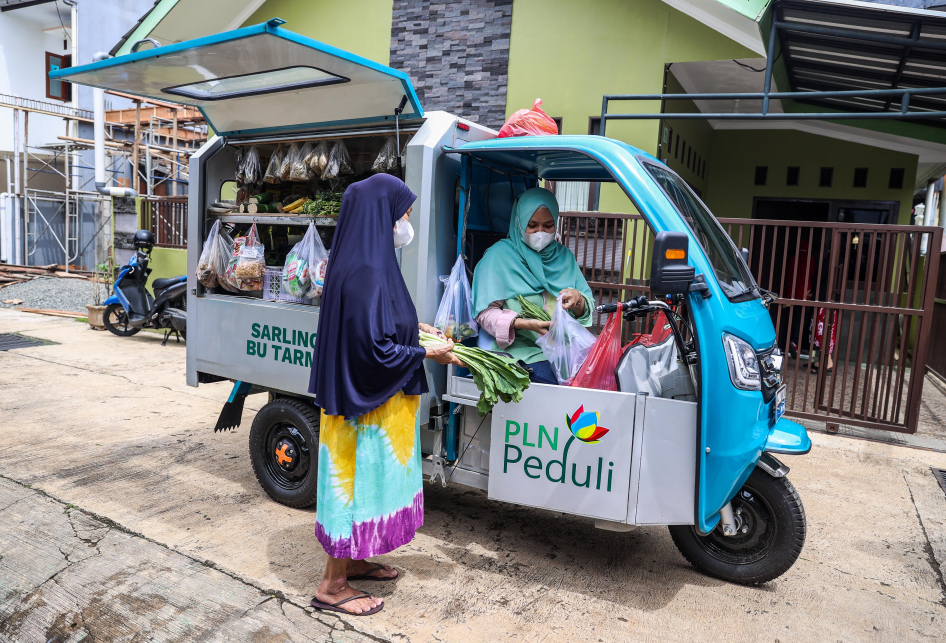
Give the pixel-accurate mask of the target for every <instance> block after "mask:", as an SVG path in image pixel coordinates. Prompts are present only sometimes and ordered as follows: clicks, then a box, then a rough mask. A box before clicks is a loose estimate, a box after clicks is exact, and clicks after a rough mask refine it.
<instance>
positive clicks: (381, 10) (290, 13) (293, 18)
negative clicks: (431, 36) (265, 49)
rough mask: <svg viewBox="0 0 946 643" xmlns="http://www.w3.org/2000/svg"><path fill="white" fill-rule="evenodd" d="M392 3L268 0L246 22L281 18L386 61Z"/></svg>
mask: <svg viewBox="0 0 946 643" xmlns="http://www.w3.org/2000/svg"><path fill="white" fill-rule="evenodd" d="M393 7H394V3H393V0H345V1H344V2H339V1H338V0H335V1H332V0H305V2H303V1H302V0H266V2H265V3H264V4H263V6H261V7H260V8H259V9H257V10H256V12H255V13H254V14H253V15H252V16H250V17H249V19H248V20H247V21H246V23H244V26H246V25H257V24H259V23H261V22H266V21H267V20H269V19H271V18H277V17H278V18H282V19H283V20H285V21H286V25H285V27H286V28H287V29H289V30H290V31H294V32H296V33H298V34H302V35H303V36H308V37H309V38H314V39H315V40H318V41H320V42H324V43H326V44H329V45H332V46H333V47H338V48H340V49H344V50H345V51H350V52H351V53H353V54H358V55H359V56H364V57H365V58H368V59H370V60H373V61H375V62H378V63H381V64H383V65H387V64H388V61H389V60H390V58H391V13H392V11H393Z"/></svg>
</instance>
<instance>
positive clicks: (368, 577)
mask: <svg viewBox="0 0 946 643" xmlns="http://www.w3.org/2000/svg"><path fill="white" fill-rule="evenodd" d="M371 564H372V565H374V567H372V568H371V569H369V570H368V571H366V572H365V573H364V574H357V575H355V576H349V577H348V580H376V581H382V582H383V581H390V580H397V578H398V576H400V574H398V575H397V576H390V577H385V576H372V574H373V573H375V572H376V571H378V570H379V569H384V565H381V564H379V563H371ZM395 571H397V570H395Z"/></svg>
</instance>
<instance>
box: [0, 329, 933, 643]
mask: <svg viewBox="0 0 946 643" xmlns="http://www.w3.org/2000/svg"><path fill="white" fill-rule="evenodd" d="M0 332H22V333H24V334H26V335H31V336H34V337H41V338H45V339H49V340H53V341H55V342H58V344H57V345H47V346H39V347H35V348H25V349H18V350H15V351H9V352H0V640H3V641H17V642H20V641H39V642H40V643H45V642H46V641H48V640H49V639H50V638H51V637H55V640H57V641H61V642H65V641H80V640H86V641H93V640H94V641H131V640H142V639H146V640H156V641H179V640H180V641H192V640H197V639H201V640H234V641H237V640H261V641H296V640H336V641H343V640H351V641H355V640H393V641H408V640H410V641H462V642H463V643H473V642H478V641H498V640H512V641H551V642H554V643H562V642H563V641H638V640H655V641H656V640H659V641H687V642H691V641H704V640H727V641H770V642H772V641H780V642H782V643H785V642H787V641H924V640H931V641H932V640H944V638H946V634H944V632H946V584H944V578H943V573H944V568H946V496H944V494H943V491H942V489H940V487H939V486H938V485H937V484H936V482H935V480H934V478H933V476H932V475H931V473H930V467H931V466H935V467H941V468H946V454H943V453H936V452H931V451H919V450H910V449H906V448H903V447H894V446H887V445H881V444H876V443H871V442H865V441H858V440H852V439H848V438H842V437H836V436H827V435H821V434H813V435H812V438H813V440H814V441H815V447H814V449H813V450H812V452H811V453H810V454H809V455H807V456H804V457H796V458H791V459H788V458H786V461H787V463H788V464H789V465H790V466H791V467H792V472H791V475H790V478H791V480H792V482H793V483H794V484H795V486H796V487H797V488H798V490H799V493H800V494H801V497H802V500H803V502H804V504H805V510H806V512H807V516H808V530H809V531H808V541H807V543H806V545H805V549H804V551H803V552H802V555H801V559H800V560H799V561H798V562H797V563H796V564H795V566H794V567H793V568H792V569H791V570H790V571H789V572H788V573H787V574H786V575H785V576H783V577H782V578H780V579H778V580H776V581H774V582H771V583H769V584H767V585H765V586H763V587H758V588H747V587H741V586H736V585H730V584H727V583H723V582H720V581H717V580H714V579H711V578H707V577H705V576H702V575H701V574H699V573H697V572H696V571H694V570H693V569H692V568H691V567H689V566H688V565H687V564H686V562H685V561H684V560H683V558H682V556H680V554H679V553H678V552H677V551H676V549H675V548H674V546H673V544H672V542H671V540H670V537H669V534H668V533H667V531H666V529H664V528H645V529H639V530H636V531H634V532H631V533H627V534H618V533H612V532H605V531H598V530H595V529H594V528H593V527H592V525H591V524H590V523H589V522H587V521H584V520H578V519H575V518H571V517H568V516H563V515H559V514H554V513H550V512H544V511H539V510H531V509H524V508H517V507H514V506H511V505H503V504H499V503H493V502H490V501H488V500H487V499H486V497H485V494H483V493H481V492H479V491H471V490H468V489H464V488H462V487H448V488H446V489H443V488H441V487H440V486H439V485H438V486H427V487H426V488H425V494H426V495H425V502H426V508H427V513H426V518H425V521H426V524H425V526H424V527H423V528H422V529H421V531H420V532H419V533H418V535H417V537H416V538H415V539H414V541H413V542H412V543H410V544H409V545H407V546H405V547H403V548H401V549H400V550H398V551H396V552H394V553H392V554H390V555H388V556H385V557H383V559H384V561H385V562H387V563H390V564H393V565H395V566H397V567H398V568H399V569H400V570H401V574H402V577H401V579H400V580H398V581H397V582H396V583H363V584H362V585H361V586H362V587H363V588H364V589H368V590H370V591H373V592H375V593H377V594H379V595H381V596H384V597H385V598H386V599H387V604H386V607H385V609H384V611H383V612H381V613H380V614H379V615H377V616H374V617H370V618H361V619H358V618H346V619H336V618H335V617H331V616H326V615H322V614H319V613H312V610H311V608H307V606H308V601H309V599H310V598H311V594H312V592H313V590H314V588H315V586H316V584H317V582H318V579H319V577H320V572H321V569H322V565H323V562H324V554H323V553H322V551H321V548H320V547H319V545H318V542H317V541H316V540H315V538H314V536H313V523H314V516H315V514H314V511H311V510H306V511H301V510H293V509H289V508H287V507H283V506H281V505H278V504H276V503H274V502H272V501H270V500H269V499H268V497H267V496H266V495H265V494H264V493H263V492H262V490H261V489H260V487H259V486H258V484H257V482H256V480H255V478H254V476H253V472H252V469H251V467H250V463H249V459H248V456H247V434H248V429H249V425H250V423H251V422H252V417H253V414H254V413H255V410H256V409H258V408H259V406H260V405H262V404H263V403H265V398H264V397H262V396H254V397H250V398H249V399H248V402H247V408H246V412H245V415H244V419H243V426H242V427H241V428H240V429H238V430H237V431H236V432H233V433H227V434H217V435H215V434H214V433H213V431H212V427H213V425H214V423H215V421H216V416H217V413H218V412H219V410H220V408H221V406H222V404H223V402H224V401H225V399H226V396H227V394H228V392H229V386H228V385H227V384H225V383H220V384H212V385H204V386H201V387H200V388H188V387H187V386H186V385H185V384H184V353H185V349H184V345H183V344H174V343H173V340H172V342H171V343H169V344H168V345H167V346H166V347H161V346H159V343H160V337H158V336H157V335H154V334H151V333H139V334H138V335H136V336H135V337H132V338H126V339H122V338H118V337H114V336H111V335H109V334H106V333H100V332H95V331H91V330H89V329H88V328H87V327H86V326H84V325H82V324H79V323H76V322H73V321H69V320H62V319H56V318H49V317H41V316H35V315H29V314H26V313H18V312H13V311H6V310H4V311H0ZM24 561H33V562H32V563H28V562H24ZM40 562H42V565H40ZM30 565H32V567H30ZM57 570H58V571H57ZM77 577H78V578H77ZM128 622H132V623H134V627H133V628H130V627H128V626H127V625H122V624H123V623H128ZM120 625H121V627H120ZM83 637H84V638H83ZM201 637H203V638H201Z"/></svg>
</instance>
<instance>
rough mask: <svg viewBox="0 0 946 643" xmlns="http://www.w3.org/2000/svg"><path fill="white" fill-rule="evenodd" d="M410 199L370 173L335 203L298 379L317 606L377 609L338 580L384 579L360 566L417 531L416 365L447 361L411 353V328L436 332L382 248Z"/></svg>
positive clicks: (405, 217)
mask: <svg viewBox="0 0 946 643" xmlns="http://www.w3.org/2000/svg"><path fill="white" fill-rule="evenodd" d="M416 198H417V196H416V195H415V194H414V193H413V192H411V191H410V189H409V188H408V187H407V185H405V184H404V182H403V181H401V180H400V179H397V178H395V177H393V176H391V175H388V174H377V175H375V176H372V177H371V178H369V179H366V180H364V181H360V182H358V183H354V184H352V185H351V186H350V187H349V188H348V190H347V191H346V192H345V196H344V197H343V199H342V207H341V212H340V214H339V217H338V227H337V228H336V231H335V239H334V241H333V243H332V251H331V257H330V258H329V262H328V268H327V270H326V274H325V289H324V291H323V293H322V304H321V311H320V315H319V328H318V334H317V336H316V340H315V345H314V348H313V351H314V355H313V360H312V375H311V378H310V380H309V392H310V393H312V394H314V395H315V403H316V404H317V405H318V406H320V407H321V408H322V417H321V426H320V437H319V472H318V476H319V485H318V514H317V517H316V522H315V535H316V537H317V538H318V539H319V542H320V543H321V544H322V547H324V548H325V552H326V553H327V554H328V562H327V563H326V567H325V574H324V576H323V578H322V582H321V584H320V585H319V588H318V589H317V590H316V592H315V598H314V599H313V600H312V606H313V607H316V608H318V609H321V610H330V611H335V612H344V613H349V614H355V615H361V616H364V615H368V614H374V613H375V612H378V611H380V610H381V609H382V607H383V606H384V601H383V599H381V598H377V597H375V596H371V595H369V594H366V593H363V592H359V591H358V590H355V589H353V588H352V587H351V586H349V584H348V581H350V580H355V579H360V580H375V581H385V580H393V579H394V578H396V577H397V571H396V570H395V569H394V568H392V567H390V566H388V565H382V564H377V563H371V562H368V561H367V560H365V559H366V558H368V557H370V556H378V555H380V554H386V553H387V552H390V551H392V550H394V549H396V548H398V547H400V546H401V545H404V544H406V543H408V542H410V541H411V539H412V538H413V537H414V532H415V531H416V530H417V528H418V527H420V526H421V525H423V524H424V495H423V491H422V479H421V457H420V427H419V424H418V422H417V411H418V405H419V402H420V395H421V394H423V393H426V392H427V378H426V374H425V371H424V368H423V366H422V364H423V361H424V359H425V358H431V359H434V360H436V361H438V362H439V363H441V364H449V363H459V362H458V361H457V360H456V357H454V355H453V353H452V350H451V349H452V346H453V342H450V341H447V344H445V346H444V348H442V349H424V348H421V347H420V346H419V345H418V341H417V337H418V329H419V328H420V329H422V330H424V331H426V332H432V333H438V334H439V331H437V330H436V329H434V328H431V327H430V326H427V325H426V324H419V323H418V320H417V311H416V310H415V309H414V304H413V302H412V301H411V297H410V294H409V293H408V291H407V285H406V284H405V283H404V278H403V277H402V276H401V271H400V268H399V267H398V264H397V257H396V254H395V252H394V250H395V248H400V247H402V246H405V245H407V244H408V243H410V241H411V239H412V238H413V236H414V231H413V228H411V224H410V214H411V210H412V209H413V206H412V204H413V203H414V200H415V199H416ZM441 336H442V335H441Z"/></svg>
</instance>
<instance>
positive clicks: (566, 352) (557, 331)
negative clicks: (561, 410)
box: [535, 295, 595, 384]
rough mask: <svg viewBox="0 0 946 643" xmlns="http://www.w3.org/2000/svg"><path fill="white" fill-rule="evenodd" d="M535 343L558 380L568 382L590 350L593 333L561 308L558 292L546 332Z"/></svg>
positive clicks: (593, 340) (592, 342)
mask: <svg viewBox="0 0 946 643" xmlns="http://www.w3.org/2000/svg"><path fill="white" fill-rule="evenodd" d="M535 343H536V345H538V347H539V348H541V349H542V352H543V353H545V358H546V359H548V360H549V363H550V364H551V365H552V370H553V371H555V379H557V380H558V383H559V384H568V383H569V380H571V379H572V378H573V377H574V376H575V375H576V374H577V373H578V371H579V369H580V368H581V365H582V363H584V361H585V358H587V357H588V353H590V352H591V347H592V346H594V343H595V336H594V335H592V334H591V331H589V330H588V329H587V328H585V327H584V326H582V325H581V324H580V323H578V322H577V321H576V320H575V318H574V317H572V316H571V314H570V313H569V312H568V311H567V310H565V309H564V308H562V296H561V295H559V296H558V297H557V298H556V301H555V312H553V313H552V325H551V326H550V327H549V332H547V333H546V334H545V335H543V336H542V337H540V338H539V339H537V340H536V342H535Z"/></svg>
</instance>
